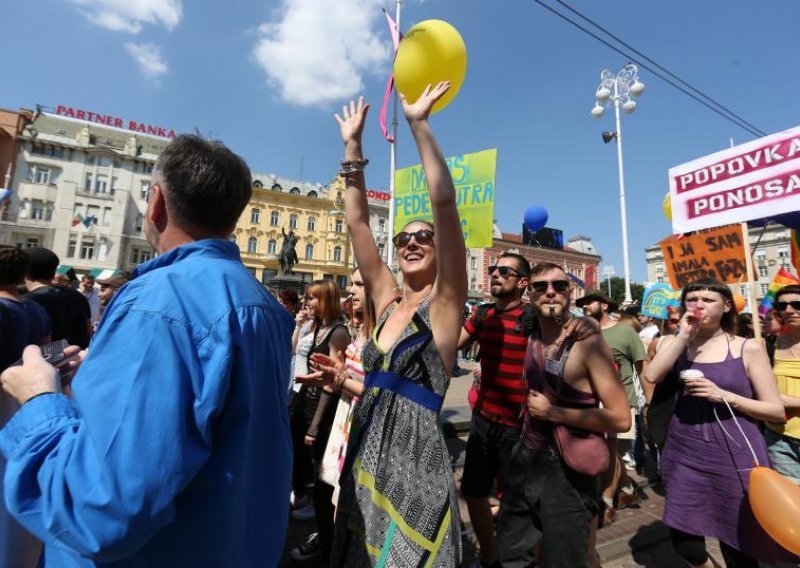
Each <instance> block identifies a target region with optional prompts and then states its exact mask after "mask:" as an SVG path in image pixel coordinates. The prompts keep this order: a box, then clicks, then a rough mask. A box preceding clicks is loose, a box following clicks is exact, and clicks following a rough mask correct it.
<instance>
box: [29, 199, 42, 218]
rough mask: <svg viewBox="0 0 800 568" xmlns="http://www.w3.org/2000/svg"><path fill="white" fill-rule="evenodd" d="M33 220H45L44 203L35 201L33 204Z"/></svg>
mask: <svg viewBox="0 0 800 568" xmlns="http://www.w3.org/2000/svg"><path fill="white" fill-rule="evenodd" d="M31 219H36V220H37V221H41V220H43V219H44V201H41V200H39V199H34V200H33V201H32V202H31Z"/></svg>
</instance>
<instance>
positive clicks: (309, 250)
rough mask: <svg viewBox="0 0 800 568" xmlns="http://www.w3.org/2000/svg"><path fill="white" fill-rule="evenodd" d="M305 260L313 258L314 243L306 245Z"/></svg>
mask: <svg viewBox="0 0 800 568" xmlns="http://www.w3.org/2000/svg"><path fill="white" fill-rule="evenodd" d="M306 260H314V245H306Z"/></svg>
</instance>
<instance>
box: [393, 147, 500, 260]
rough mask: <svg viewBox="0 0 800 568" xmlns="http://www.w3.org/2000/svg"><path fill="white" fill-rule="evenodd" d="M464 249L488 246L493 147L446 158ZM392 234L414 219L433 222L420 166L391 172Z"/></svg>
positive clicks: (492, 217) (491, 204) (426, 183)
mask: <svg viewBox="0 0 800 568" xmlns="http://www.w3.org/2000/svg"><path fill="white" fill-rule="evenodd" d="M446 160H447V168H448V169H449V170H450V175H451V176H452V178H453V185H454V186H455V188H456V204H457V206H458V214H459V216H460V217H461V228H462V230H463V231H464V240H465V241H466V244H467V248H485V247H490V246H492V229H493V223H494V200H495V170H496V165H497V148H494V149H492V150H483V151H481V152H475V153H472V154H462V155H460V156H452V157H450V158H447V159H446ZM394 179H395V192H394V211H395V221H394V227H395V231H396V232H399V231H401V230H402V229H403V227H405V226H406V225H407V224H408V223H410V222H411V221H414V220H418V219H424V220H426V221H432V220H433V212H432V211H431V201H430V195H429V194H428V182H427V180H426V179H425V173H424V172H423V171H422V165H419V164H418V165H416V166H411V167H409V168H403V169H400V170H397V172H395V178H394Z"/></svg>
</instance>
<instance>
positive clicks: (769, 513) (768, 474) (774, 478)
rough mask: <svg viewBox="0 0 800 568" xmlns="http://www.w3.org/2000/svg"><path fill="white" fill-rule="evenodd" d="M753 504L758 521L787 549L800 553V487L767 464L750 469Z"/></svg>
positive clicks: (751, 505) (751, 500) (749, 494)
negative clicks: (766, 465)
mask: <svg viewBox="0 0 800 568" xmlns="http://www.w3.org/2000/svg"><path fill="white" fill-rule="evenodd" d="M748 496H749V500H750V507H751V508H752V509H753V514H754V515H755V516H756V519H757V520H758V523H759V524H760V525H761V527H762V528H763V529H764V530H765V531H766V533H767V534H768V535H769V536H771V537H772V539H773V540H774V541H775V542H777V543H778V544H780V545H781V546H782V547H783V548H785V549H786V550H789V551H791V552H794V553H795V554H800V522H798V521H800V487H798V486H797V485H795V484H794V482H793V481H792V480H791V479H789V478H788V477H784V476H783V475H781V474H780V473H778V472H777V471H775V470H773V469H769V468H767V467H756V468H754V469H752V470H751V471H750V490H749V491H748Z"/></svg>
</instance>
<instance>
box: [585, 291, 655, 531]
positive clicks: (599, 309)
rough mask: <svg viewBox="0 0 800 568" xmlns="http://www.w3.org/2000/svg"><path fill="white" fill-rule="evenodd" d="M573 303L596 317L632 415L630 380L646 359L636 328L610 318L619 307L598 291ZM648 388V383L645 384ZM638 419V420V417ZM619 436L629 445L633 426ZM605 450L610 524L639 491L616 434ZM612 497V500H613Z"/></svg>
mask: <svg viewBox="0 0 800 568" xmlns="http://www.w3.org/2000/svg"><path fill="white" fill-rule="evenodd" d="M575 305H576V306H578V307H579V308H582V309H583V313H584V314H585V315H586V316H589V317H592V318H594V319H596V320H597V321H598V322H599V323H600V329H601V330H602V333H603V339H604V340H605V342H606V343H607V344H608V346H609V347H611V351H612V353H613V354H614V362H615V363H616V364H617V368H618V369H619V378H620V380H621V381H622V386H624V387H625V393H626V394H627V396H628V404H629V405H630V408H631V411H630V412H631V417H632V420H633V417H634V416H635V414H636V410H637V409H638V408H639V397H638V395H637V392H636V386H635V385H634V381H635V380H638V379H637V377H641V376H642V368H643V365H644V361H645V360H647V351H646V350H645V347H644V343H643V342H642V340H641V338H640V337H639V335H638V334H637V333H636V331H635V330H634V329H633V328H632V327H630V326H628V325H624V324H620V323H618V322H617V321H616V320H614V319H612V318H611V316H610V314H612V313H614V312H616V311H617V309H618V308H619V306H618V305H617V304H616V303H615V302H614V301H612V300H611V299H609V298H608V297H607V296H605V295H604V294H603V293H601V292H592V293H590V294H587V295H586V296H584V297H583V298H579V299H578V300H577V301H576V302H575ZM648 388H649V385H648ZM640 422H641V419H640ZM618 437H619V438H620V439H624V440H629V441H630V443H629V447H628V448H625V450H626V451H627V450H628V449H631V448H630V445H632V441H633V440H634V439H635V427H633V426H632V427H631V429H630V430H629V431H627V432H624V433H622V434H620V435H619V436H618ZM608 450H609V452H610V453H611V465H610V466H609V471H608V475H607V483H606V486H605V489H604V490H603V503H604V504H605V511H604V512H603V524H604V525H610V524H611V523H613V522H614V519H615V518H616V514H617V510H618V509H624V508H626V507H630V506H632V505H636V504H638V502H639V494H638V493H637V492H636V486H635V484H634V483H633V481H632V480H631V479H630V477H628V473H627V472H626V470H625V467H624V465H623V463H622V456H621V455H620V448H619V442H618V440H617V436H609V437H608ZM615 499H616V503H615Z"/></svg>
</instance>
